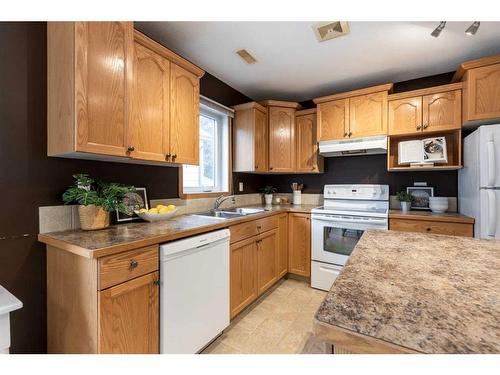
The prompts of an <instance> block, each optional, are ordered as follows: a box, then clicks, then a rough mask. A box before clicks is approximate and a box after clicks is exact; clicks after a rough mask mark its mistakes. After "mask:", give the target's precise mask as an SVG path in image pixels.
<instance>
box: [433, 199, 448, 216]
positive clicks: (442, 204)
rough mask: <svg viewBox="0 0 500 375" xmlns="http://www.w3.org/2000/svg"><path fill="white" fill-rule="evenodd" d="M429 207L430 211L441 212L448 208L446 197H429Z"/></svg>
mask: <svg viewBox="0 0 500 375" xmlns="http://www.w3.org/2000/svg"><path fill="white" fill-rule="evenodd" d="M429 208H430V209H431V211H432V212H434V213H437V214H442V213H444V212H446V210H447V209H448V198H447V197H429Z"/></svg>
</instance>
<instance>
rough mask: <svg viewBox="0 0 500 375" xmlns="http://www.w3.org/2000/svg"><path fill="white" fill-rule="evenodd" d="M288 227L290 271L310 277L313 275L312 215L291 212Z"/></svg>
mask: <svg viewBox="0 0 500 375" xmlns="http://www.w3.org/2000/svg"><path fill="white" fill-rule="evenodd" d="M288 228H289V229H288V230H289V234H288V238H289V241H288V243H289V258H288V259H289V260H288V272H290V273H293V274H296V275H300V276H305V277H309V276H310V275H311V217H310V215H309V214H299V213H290V214H289V216H288Z"/></svg>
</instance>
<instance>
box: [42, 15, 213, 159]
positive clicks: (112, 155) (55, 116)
mask: <svg viewBox="0 0 500 375" xmlns="http://www.w3.org/2000/svg"><path fill="white" fill-rule="evenodd" d="M47 72H48V73H47V137H48V139H47V144H48V147H47V154H48V155H49V156H62V157H74V158H83V159H94V160H107V161H120V162H130V163H131V162H135V161H136V160H137V162H141V163H144V162H145V161H146V162H151V164H158V163H185V164H197V163H198V149H199V145H198V142H199V137H198V131H199V130H198V127H199V79H200V78H201V76H202V75H203V73H204V72H203V71H202V70H201V69H200V68H198V67H197V66H195V65H194V64H192V63H190V62H189V61H187V60H185V59H183V58H181V57H180V56H178V55H176V54H174V53H173V52H171V51H169V50H168V49H167V48H165V47H163V46H162V45H160V44H158V43H156V42H154V41H153V40H151V39H149V38H148V37H146V36H145V35H143V34H141V33H140V32H138V31H134V26H133V23H132V22H49V23H48V26H47Z"/></svg>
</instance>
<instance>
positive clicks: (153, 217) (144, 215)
mask: <svg viewBox="0 0 500 375" xmlns="http://www.w3.org/2000/svg"><path fill="white" fill-rule="evenodd" d="M134 212H135V213H136V215H137V216H139V217H140V218H141V219H144V220H146V221H149V222H150V223H152V222H154V221H162V220H168V219H170V218H172V217H174V216H175V213H176V212H177V209H175V210H173V211H168V212H165V213H164V214H153V213H150V212H139V211H134Z"/></svg>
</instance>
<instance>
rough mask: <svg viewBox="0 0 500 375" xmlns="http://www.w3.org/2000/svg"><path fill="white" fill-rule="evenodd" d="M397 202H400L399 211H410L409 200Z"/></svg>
mask: <svg viewBox="0 0 500 375" xmlns="http://www.w3.org/2000/svg"><path fill="white" fill-rule="evenodd" d="M399 203H401V211H403V212H408V211H410V207H411V202H399Z"/></svg>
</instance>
